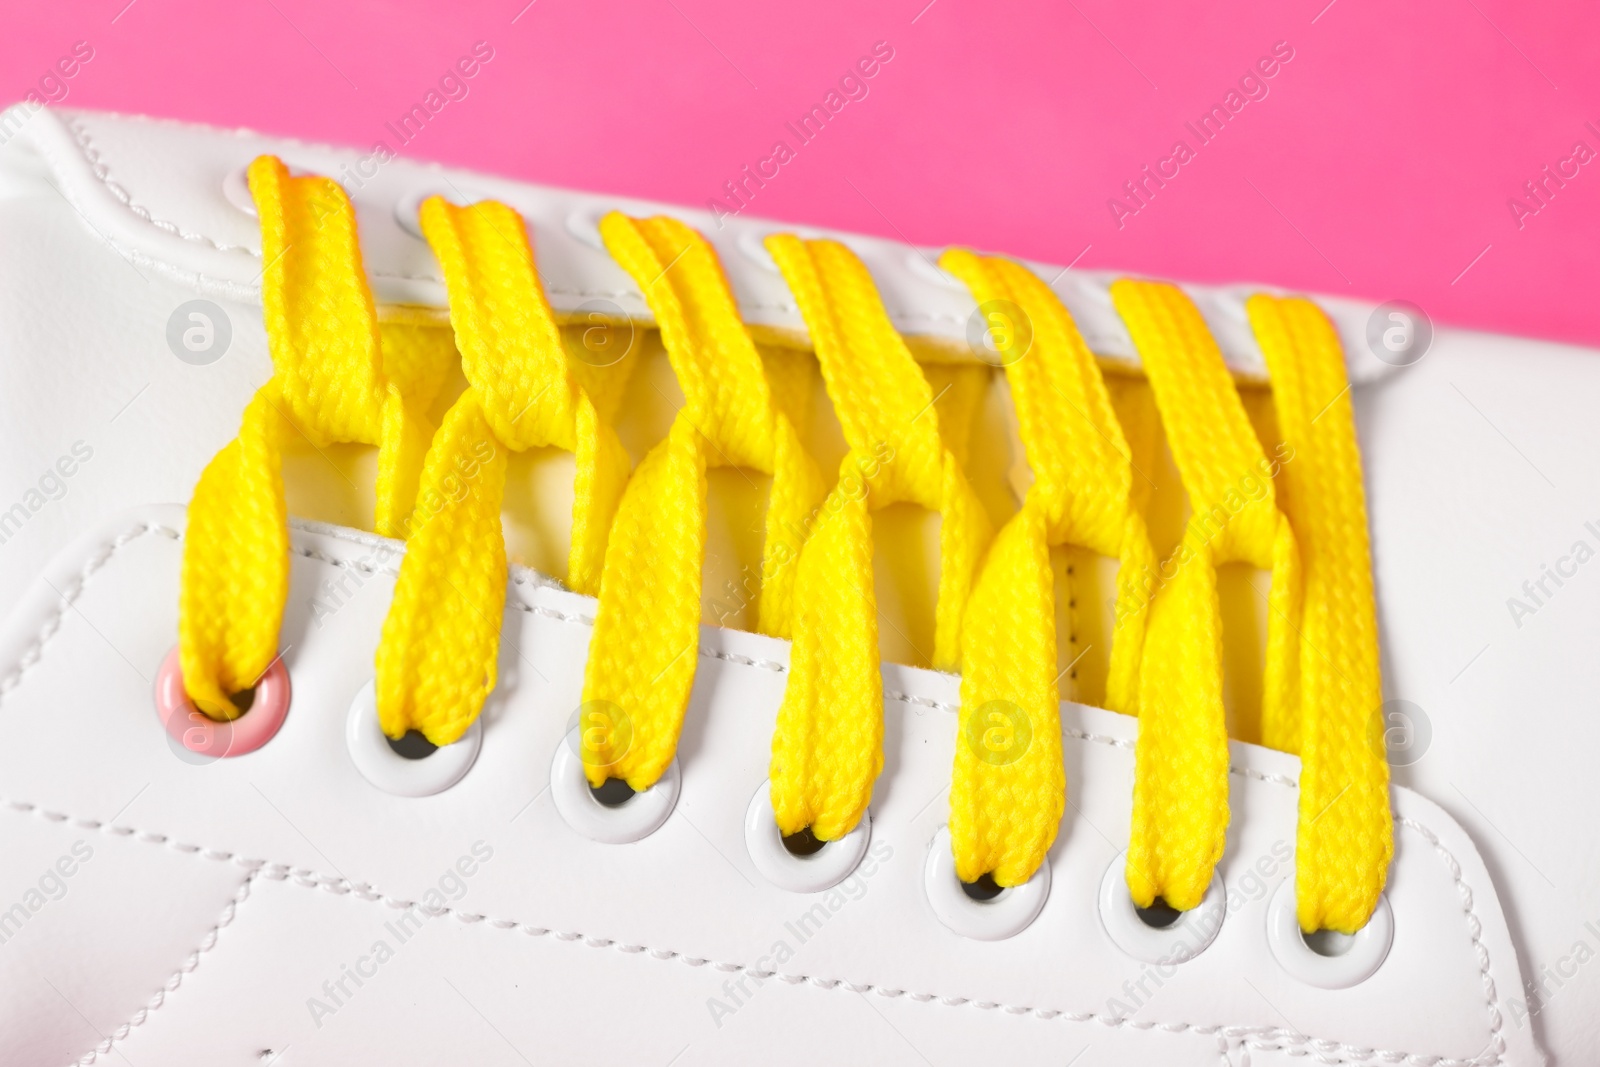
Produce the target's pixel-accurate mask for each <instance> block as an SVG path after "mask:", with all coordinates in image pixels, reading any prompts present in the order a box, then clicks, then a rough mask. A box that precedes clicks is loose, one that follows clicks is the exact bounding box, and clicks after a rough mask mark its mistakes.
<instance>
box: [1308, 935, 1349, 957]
mask: <svg viewBox="0 0 1600 1067" xmlns="http://www.w3.org/2000/svg"><path fill="white" fill-rule="evenodd" d="M1300 940H1302V941H1304V942H1305V943H1306V948H1308V949H1310V950H1311V951H1312V952H1315V953H1316V954H1317V955H1319V956H1324V957H1326V958H1328V959H1337V958H1338V957H1340V956H1343V955H1344V954H1345V953H1347V952H1349V951H1350V949H1351V948H1352V947H1353V946H1354V945H1355V943H1356V935H1354V934H1341V933H1339V931H1337V930H1318V931H1317V932H1316V933H1314V934H1308V933H1305V932H1304V931H1301V933H1300Z"/></svg>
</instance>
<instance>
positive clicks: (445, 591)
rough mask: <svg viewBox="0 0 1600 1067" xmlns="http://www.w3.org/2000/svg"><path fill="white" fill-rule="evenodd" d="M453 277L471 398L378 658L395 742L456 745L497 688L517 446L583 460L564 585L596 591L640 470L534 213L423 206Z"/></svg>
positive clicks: (380, 692) (439, 443) (450, 284)
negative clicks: (618, 516)
mask: <svg viewBox="0 0 1600 1067" xmlns="http://www.w3.org/2000/svg"><path fill="white" fill-rule="evenodd" d="M421 222H422V231H423V234H424V235H425V236H426V238H427V241H428V243H429V245H431V246H432V248H433V251H434V254H435V256H436V257H437V258H438V260H439V264H440V267H441V268H442V269H443V272H444V278H445V287H446V290H447V292H448V293H449V298H450V320H451V323H452V325H453V326H454V327H455V336H456V347H457V349H458V350H459V351H460V353H461V366H462V370H463V372H464V373H465V375H466V379H467V383H468V386H467V389H466V391H465V392H463V393H462V394H461V396H460V397H458V398H457V399H456V401H455V403H454V404H453V405H452V406H451V407H450V410H449V411H448V412H447V413H446V414H445V417H444V421H443V423H442V425H441V426H440V427H439V432H438V433H437V434H436V435H435V436H434V439H433V443H432V445H431V446H430V447H429V449H428V453H427V458H426V460H425V462H424V464H423V470H422V483H421V489H420V491H419V493H418V497H417V501H418V502H417V510H416V512H415V514H414V516H413V521H412V523H411V528H410V531H409V532H410V537H409V539H408V544H407V547H406V555H405V558H404V559H403V560H402V562H401V565H400V577H399V580H398V581H397V582H396V584H395V592H394V600H393V602H392V603H391V605H390V608H389V615H388V618H387V619H386V620H385V621H384V627H383V639H382V641H381V643H380V644H379V646H378V655H377V702H378V718H379V721H380V723H381V725H382V727H383V731H384V733H385V734H387V735H388V736H389V737H393V738H398V737H401V736H404V734H405V732H406V731H407V730H411V729H415V730H417V731H419V732H421V733H422V734H423V735H424V736H425V737H427V739H428V740H429V741H431V742H433V743H434V744H435V745H447V744H450V743H451V742H453V741H455V740H456V739H457V738H459V737H460V736H461V735H462V733H463V732H464V731H465V730H466V729H467V727H469V726H470V725H471V724H472V722H473V721H474V720H475V719H476V718H477V716H478V713H479V712H480V711H481V710H482V708H483V703H484V700H485V699H486V698H487V697H488V695H489V693H490V692H491V691H492V690H493V689H494V684H495V663H496V660H497V658H498V656H499V649H500V622H501V616H502V613H503V612H504V609H505V594H506V576H507V573H506V567H507V565H506V549H505V538H504V534H503V532H502V529H501V524H500V511H501V505H502V502H503V499H504V495H505V480H506V461H507V457H508V454H509V453H511V452H521V451H524V450H526V449H530V448H539V447H555V448H561V449H564V450H565V451H568V452H572V453H575V454H576V457H577V478H576V491H575V493H574V499H573V505H572V511H573V513H572V531H573V532H572V547H571V553H570V556H569V559H568V564H567V581H568V584H569V585H571V586H572V587H573V588H574V589H576V590H577V591H579V592H582V593H590V594H593V593H595V592H598V591H599V586H600V580H599V576H600V571H601V566H602V561H603V560H604V558H605V545H606V535H607V531H608V530H610V528H611V526H612V518H613V516H614V515H615V513H616V509H617V503H618V501H619V500H620V498H621V496H622V489H623V486H624V485H625V484H626V482H627V478H628V470H629V467H630V461H629V459H628V455H627V453H626V451H624V449H623V447H622V443H621V442H620V441H619V440H618V439H617V436H616V432H615V431H614V430H613V429H612V428H611V427H610V426H609V425H606V424H604V423H603V422H602V421H601V420H600V417H599V415H598V413H597V412H596V411H595V408H594V405H593V403H592V402H591V401H590V399H589V397H588V394H587V393H586V392H585V391H584V390H583V389H581V388H580V387H579V385H578V383H577V380H576V378H575V377H574V372H573V368H572V366H571V364H570V362H569V358H570V357H569V356H568V353H567V350H566V349H565V348H564V347H563V345H562V342H561V333H560V330H559V328H558V327H557V325H556V321H555V316H554V314H553V313H552V312H551V310H550V305H549V303H548V302H547V301H546V300H545V296H544V290H543V289H542V288H541V286H540V283H539V276H538V272H537V270H536V268H535V266H534V259H533V249H532V247H531V245H530V244H529V241H528V236H527V230H526V229H525V228H524V226H523V222H522V217H521V216H520V215H518V214H517V213H516V212H515V211H513V210H512V209H511V208H508V207H506V206H505V205H503V204H499V203H496V202H494V201H482V202H480V203H477V204H473V205H471V206H470V207H464V208H462V207H456V206H454V205H453V204H450V203H448V202H447V201H445V200H444V199H442V198H440V197H431V198H429V199H428V200H427V201H425V202H424V203H423V205H422V211H421Z"/></svg>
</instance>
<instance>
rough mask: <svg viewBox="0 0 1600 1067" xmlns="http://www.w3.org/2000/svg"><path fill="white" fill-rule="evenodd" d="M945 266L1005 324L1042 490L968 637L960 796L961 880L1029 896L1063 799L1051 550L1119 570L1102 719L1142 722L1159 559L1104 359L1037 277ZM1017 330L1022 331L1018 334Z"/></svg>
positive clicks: (999, 262)
mask: <svg viewBox="0 0 1600 1067" xmlns="http://www.w3.org/2000/svg"><path fill="white" fill-rule="evenodd" d="M940 265H941V266H943V267H944V268H945V269H946V270H948V271H950V272H951V273H952V274H954V275H956V276H957V277H959V278H960V279H961V280H962V281H964V282H966V283H967V286H968V287H969V288H970V289H971V290H972V295H973V298H974V299H975V300H977V302H978V306H979V308H980V309H986V310H987V312H988V313H989V314H990V315H993V316H996V317H998V318H999V319H1001V320H1002V321H1000V322H996V323H993V324H992V325H993V326H994V327H995V329H994V331H993V333H994V336H996V337H997V338H1001V339H1003V340H1002V343H1001V345H1000V357H1001V362H1002V364H1003V365H1004V367H1005V373H1006V380H1007V382H1008V383H1009V384H1010V386H1011V397H1012V401H1013V403H1014V404H1015V407H1016V412H1017V421H1018V423H1019V425H1020V430H1021V437H1022V443H1023V446H1024V448H1025V449H1026V451H1027V458H1028V464H1029V466H1030V467H1031V468H1032V470H1033V476H1034V482H1033V485H1032V487H1031V488H1030V489H1029V490H1028V494H1027V497H1026V498H1025V499H1024V500H1023V502H1022V509H1021V510H1020V511H1019V512H1017V514H1016V515H1015V516H1014V517H1013V518H1012V519H1011V520H1010V521H1009V522H1007V523H1006V525H1005V526H1004V527H1003V528H1002V529H1001V531H1000V533H999V534H998V535H997V536H996V537H995V541H994V545H993V547H991V548H990V550H989V555H988V557H987V558H986V559H985V561H984V564H983V569H982V571H981V573H980V577H979V578H978V581H977V585H976V586H975V588H974V589H973V591H972V602H971V604H970V605H969V606H968V608H967V617H966V622H965V624H964V625H963V627H962V633H961V649H962V656H961V660H962V662H961V723H960V726H959V736H958V737H957V739H956V759H955V773H954V776H953V778H952V781H951V786H950V837H951V843H952V845H953V847H954V851H955V859H956V873H957V875H959V876H960V878H961V879H962V880H963V881H967V882H973V881H976V880H977V879H978V878H979V877H980V876H982V875H984V874H988V873H991V872H992V873H993V875H994V880H995V882H996V883H997V884H999V885H1001V886H1012V885H1020V884H1022V883H1023V882H1025V881H1027V880H1028V878H1029V877H1031V876H1032V874H1033V872H1034V871H1036V870H1037V869H1038V868H1039V865H1040V864H1041V863H1043V862H1044V858H1045V853H1046V852H1047V851H1049V848H1050V845H1051V843H1052V842H1054V840H1055V836H1056V829H1057V827H1058V825H1059V824H1060V821H1061V813H1062V810H1063V809H1062V805H1063V801H1064V799H1065V788H1066V782H1065V775H1064V773H1063V769H1062V763H1061V723H1060V715H1059V707H1060V700H1061V697H1060V694H1059V692H1058V687H1057V682H1058V674H1057V664H1056V659H1057V657H1056V632H1055V588H1054V583H1055V577H1054V574H1053V572H1052V570H1051V568H1050V547H1051V546H1052V545H1060V544H1068V543H1070V544H1078V545H1082V546H1084V547H1086V548H1090V549H1092V550H1094V551H1096V552H1100V553H1102V554H1103V555H1108V556H1115V557H1117V558H1119V559H1120V560H1121V566H1120V567H1119V569H1118V570H1117V612H1116V614H1117V619H1118V624H1117V629H1116V633H1115V637H1114V640H1113V643H1112V646H1111V663H1110V671H1109V676H1108V678H1107V681H1106V706H1107V707H1109V708H1112V709H1115V710H1117V711H1124V712H1132V711H1134V710H1135V702H1136V696H1137V694H1136V687H1137V684H1138V668H1139V654H1140V650H1141V646H1142V644H1143V641H1144V620H1145V607H1146V605H1147V603H1148V592H1147V586H1146V583H1148V582H1150V581H1151V580H1152V579H1153V577H1154V572H1155V557H1154V554H1153V552H1152V550H1151V547H1150V535H1149V533H1148V532H1147V531H1146V530H1145V523H1144V518H1143V516H1142V515H1141V514H1140V512H1139V510H1138V509H1137V508H1136V507H1135V506H1134V499H1135V498H1134V486H1133V477H1134V475H1133V466H1132V462H1131V458H1130V455H1131V454H1130V452H1129V449H1128V445H1127V442H1126V441H1125V440H1124V439H1123V434H1122V427H1121V426H1120V425H1119V423H1118V422H1117V417H1116V415H1115V413H1114V412H1113V411H1112V407H1111V398H1110V396H1109V394H1108V393H1107V391H1106V386H1105V382H1104V381H1103V380H1102V378H1101V376H1100V368H1099V367H1098V366H1097V365H1096V364H1095V361H1094V355H1093V353H1091V352H1090V351H1089V348H1088V346H1087V345H1085V344H1084V341H1083V338H1082V337H1081V336H1080V335H1079V333H1078V329H1077V327H1076V326H1075V325H1074V324H1073V321H1072V317H1071V316H1070V315H1069V314H1068V312H1067V309H1066V308H1065V307H1063V306H1062V304H1061V302H1060V300H1059V299H1057V297H1056V296H1055V294H1054V293H1052V292H1051V291H1050V288H1049V287H1048V286H1046V285H1045V284H1044V282H1043V281H1042V280H1041V279H1040V278H1039V277H1038V276H1037V275H1035V274H1034V273H1033V272H1032V271H1029V270H1027V269H1026V268H1024V267H1022V266H1019V265H1018V264H1015V263H1012V262H1010V261H1009V260H1005V259H1000V258H981V257H979V256H975V255H973V254H972V253H970V252H964V251H952V252H947V253H946V254H945V255H944V257H943V258H942V259H941V260H940ZM1006 320H1014V321H1006Z"/></svg>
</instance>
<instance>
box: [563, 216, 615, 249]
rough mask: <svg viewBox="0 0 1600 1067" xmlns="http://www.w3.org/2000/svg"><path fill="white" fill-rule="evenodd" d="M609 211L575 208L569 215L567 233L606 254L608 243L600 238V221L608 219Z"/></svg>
mask: <svg viewBox="0 0 1600 1067" xmlns="http://www.w3.org/2000/svg"><path fill="white" fill-rule="evenodd" d="M609 210H610V209H609V208H603V207H592V208H574V209H573V210H572V211H570V212H568V213H567V232H568V233H569V234H571V235H572V236H573V237H575V238H577V239H578V240H579V241H581V242H583V243H584V244H586V245H588V246H589V247H590V248H593V249H594V250H595V251H597V252H604V251H605V250H606V243H605V241H604V239H602V238H601V236H600V220H601V219H603V218H605V217H606V215H607V214H608V213H609Z"/></svg>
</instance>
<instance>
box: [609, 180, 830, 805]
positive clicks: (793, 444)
mask: <svg viewBox="0 0 1600 1067" xmlns="http://www.w3.org/2000/svg"><path fill="white" fill-rule="evenodd" d="M600 234H601V237H602V238H603V239H604V240H605V244H606V248H607V249H608V250H609V251H610V252H611V254H612V256H613V257H614V258H615V259H616V260H617V262H618V263H620V264H621V265H622V267H623V269H624V270H626V271H627V272H628V273H629V274H631V275H632V276H633V278H634V280H635V281H636V282H638V283H639V288H640V289H641V290H642V291H643V293H644V296H645V300H646V302H647V303H648V304H649V305H650V310H651V312H652V313H653V314H654V315H655V317H656V323H657V325H658V327H659V328H660V330H661V340H662V344H663V345H664V346H665V347H666V350H667V356H668V358H669V359H670V360H671V362H672V369H673V372H674V373H675V374H676V375H677V377H678V384H679V386H680V387H681V388H682V389H683V395H684V404H683V407H682V409H680V411H679V412H678V415H677V417H676V418H675V419H674V420H673V423H672V428H671V430H669V431H668V433H667V437H666V439H665V440H664V441H662V442H661V443H660V444H658V445H656V447H654V448H652V449H651V450H650V453H649V454H648V455H647V456H645V458H644V461H643V462H642V463H640V464H639V469H638V471H636V472H635V473H634V476H633V479H632V481H630V482H629V484H628V489H627V493H626V494H625V495H624V497H623V500H622V507H621V509H620V510H619V512H618V514H617V521H616V524H615V527H614V528H613V530H612V533H611V547H610V549H609V550H608V551H607V553H606V564H605V575H604V577H603V578H602V580H601V584H600V604H599V609H598V611H596V613H595V623H594V636H593V637H592V638H591V639H590V642H589V663H588V666H587V668H586V672H585V675H584V682H583V700H584V711H585V713H586V716H588V723H586V725H589V724H593V725H597V726H599V727H601V728H600V729H586V730H585V731H584V733H583V739H584V743H583V749H582V754H583V764H584V770H585V773H586V774H587V775H588V777H589V780H590V782H591V783H592V784H594V785H599V784H601V783H603V782H604V781H605V780H606V779H607V778H620V779H623V780H624V781H626V782H627V783H628V784H629V785H630V786H632V787H633V788H634V789H646V788H649V787H650V786H651V785H654V784H655V782H656V780H657V779H658V778H660V777H661V775H662V773H663V772H665V771H666V769H667V765H668V764H670V763H671V762H672V756H673V753H674V752H675V751H676V749H677V747H678V734H679V732H680V730H681V729H682V727H683V716H684V709H685V708H686V707H687V706H688V702H689V690H690V687H691V686H692V684H693V682H694V673H695V667H696V665H697V664H698V662H699V656H698V654H697V650H698V649H699V646H700V579H701V565H702V564H703V562H704V559H705V539H706V469H707V468H708V467H721V466H728V467H744V468H749V469H752V470H757V471H761V472H764V473H766V474H770V475H772V491H771V494H770V497H769V500H768V504H767V528H766V546H765V549H764V551H763V557H762V566H761V589H760V598H761V599H760V609H759V610H760V622H759V626H760V628H761V630H762V631H763V632H765V633H769V634H772V635H773V636H776V637H787V636H788V635H789V628H790V622H791V618H790V613H791V608H792V604H791V601H792V596H793V593H792V590H793V587H794V582H795V577H794V576H795V558H796V556H797V555H798V554H799V542H800V540H801V539H802V537H803V534H802V533H801V531H803V529H804V528H805V524H806V521H807V519H808V517H809V515H810V513H811V512H812V511H813V510H814V509H815V508H816V505H817V503H818V501H820V500H821V499H822V492H823V485H822V478H821V475H820V474H819V473H818V472H817V469H816V465H815V463H813V462H812V460H811V457H810V456H808V455H807V454H806V451H805V449H804V447H802V445H801V444H800V435H799V434H798V433H797V432H796V430H795V428H794V426H793V424H792V423H791V422H790V421H789V417H788V415H787V414H785V413H784V411H782V410H781V409H780V408H779V407H778V405H777V404H776V402H775V401H774V400H773V395H772V390H771V388H770V387H769V385H768V383H767V377H766V372H765V370H764V369H763V366H762V360H761V356H760V354H759V353H758V352H757V351H756V347H755V345H754V343H752V342H751V340H750V335H749V334H748V333H747V332H746V331H745V328H744V325H743V323H741V322H740V321H739V310H738V306H737V305H736V304H735V303H734V301H733V295H732V294H731V293H730V292H729V291H728V283H727V279H726V278H724V277H723V275H722V268H721V265H720V264H719V263H718V262H717V257H716V253H715V252H713V251H712V250H711V246H710V245H709V244H708V243H707V242H706V240H705V238H703V237H701V236H700V235H699V234H698V233H695V232H694V230H692V229H690V228H689V227H688V226H685V225H684V224H683V223H681V222H679V221H677V220H676V219H671V218H653V219H632V218H629V217H627V216H626V215H622V214H620V213H617V212H613V213H611V214H610V215H607V216H606V217H605V218H604V219H602V220H601V224H600Z"/></svg>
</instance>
